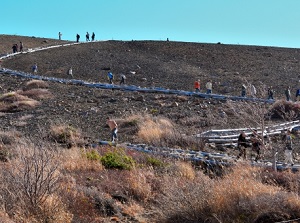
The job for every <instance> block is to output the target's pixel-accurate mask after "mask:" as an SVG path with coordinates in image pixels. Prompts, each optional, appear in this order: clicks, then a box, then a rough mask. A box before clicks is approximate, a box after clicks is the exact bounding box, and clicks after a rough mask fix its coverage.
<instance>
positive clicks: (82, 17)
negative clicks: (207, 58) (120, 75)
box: [0, 0, 300, 48]
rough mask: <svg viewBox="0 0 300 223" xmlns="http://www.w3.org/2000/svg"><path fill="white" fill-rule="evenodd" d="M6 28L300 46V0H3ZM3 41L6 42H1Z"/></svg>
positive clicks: (49, 34)
mask: <svg viewBox="0 0 300 223" xmlns="http://www.w3.org/2000/svg"><path fill="white" fill-rule="evenodd" d="M0 5H1V18H2V21H1V25H0V30H1V32H0V34H10V35H22V36H36V37H45V38H58V32H61V33H62V34H63V35H62V39H67V40H75V36H76V33H79V34H80V35H81V40H82V41H83V40H85V33H86V32H87V31H88V32H89V33H92V32H95V34H96V40H111V39H114V40H166V39H167V38H169V40H170V41H184V42H201V43H217V42H221V43H224V44H241V45H260V46H279V47H291V48H300V13H299V10H300V0H249V1H243V0H85V1H83V0H48V1H45V0H2V1H1V4H0ZM0 44H1V43H0Z"/></svg>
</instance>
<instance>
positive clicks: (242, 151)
mask: <svg viewBox="0 0 300 223" xmlns="http://www.w3.org/2000/svg"><path fill="white" fill-rule="evenodd" d="M237 146H238V149H239V154H238V156H237V158H240V157H243V159H246V158H247V151H246V148H247V147H248V144H247V139H246V134H245V132H243V131H242V132H241V134H240V135H239V138H238V144H237Z"/></svg>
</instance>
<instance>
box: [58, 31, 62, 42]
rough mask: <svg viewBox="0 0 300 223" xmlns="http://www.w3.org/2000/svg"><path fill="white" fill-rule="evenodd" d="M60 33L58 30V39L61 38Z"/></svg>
mask: <svg viewBox="0 0 300 223" xmlns="http://www.w3.org/2000/svg"><path fill="white" fill-rule="evenodd" d="M61 36H62V33H61V32H58V39H59V40H61Z"/></svg>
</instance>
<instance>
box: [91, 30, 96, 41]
mask: <svg viewBox="0 0 300 223" xmlns="http://www.w3.org/2000/svg"><path fill="white" fill-rule="evenodd" d="M95 36H96V35H95V33H94V32H93V33H92V41H94V40H95Z"/></svg>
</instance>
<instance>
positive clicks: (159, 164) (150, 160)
mask: <svg viewBox="0 0 300 223" xmlns="http://www.w3.org/2000/svg"><path fill="white" fill-rule="evenodd" d="M146 161H147V163H148V164H149V165H151V166H153V167H162V166H163V165H164V163H163V162H162V161H161V160H160V159H158V158H155V157H152V156H148V157H147V159H146Z"/></svg>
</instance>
